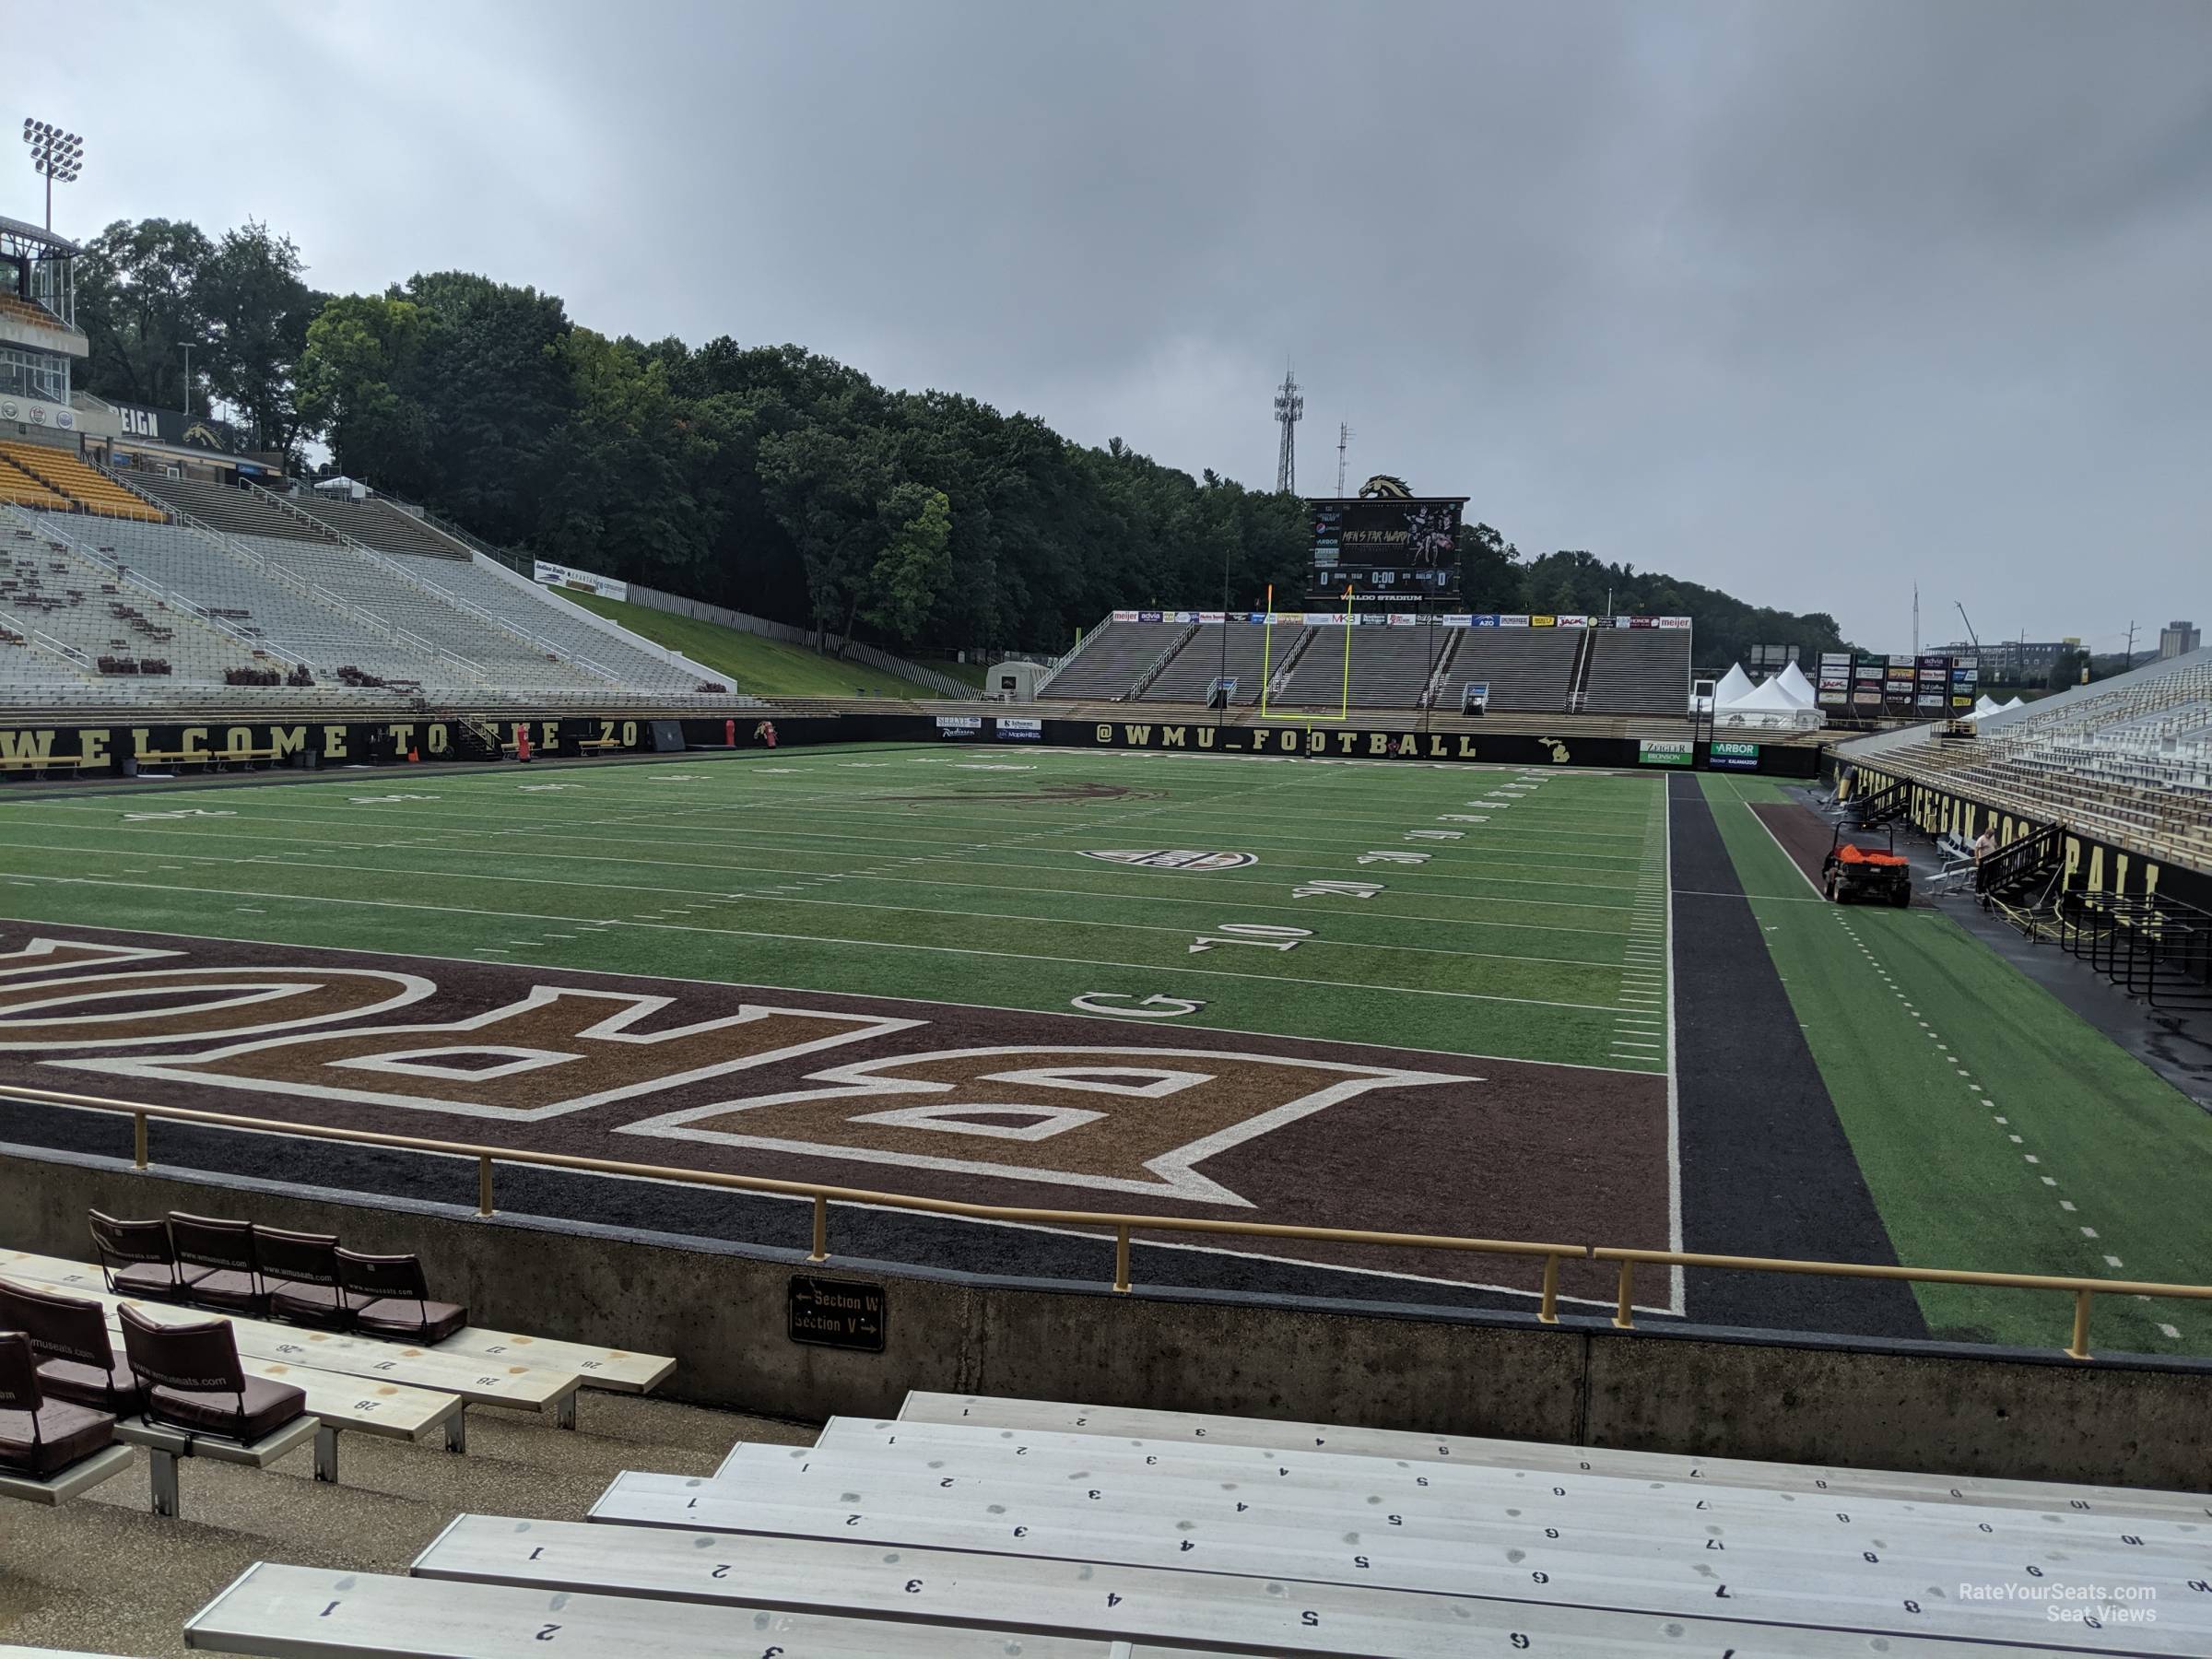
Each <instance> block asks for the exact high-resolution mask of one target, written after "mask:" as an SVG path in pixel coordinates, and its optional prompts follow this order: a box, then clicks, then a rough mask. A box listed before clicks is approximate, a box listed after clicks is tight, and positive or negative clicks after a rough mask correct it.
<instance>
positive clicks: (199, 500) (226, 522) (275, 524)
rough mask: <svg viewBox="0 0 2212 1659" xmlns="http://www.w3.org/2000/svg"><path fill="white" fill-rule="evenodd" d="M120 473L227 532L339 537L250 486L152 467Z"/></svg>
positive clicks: (322, 539)
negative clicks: (178, 475)
mask: <svg viewBox="0 0 2212 1659" xmlns="http://www.w3.org/2000/svg"><path fill="white" fill-rule="evenodd" d="M120 476H122V477H126V478H127V479H128V480H129V482H130V483H132V484H133V485H135V486H136V487H137V488H140V489H143V490H145V491H146V492H147V494H149V495H152V496H155V497H157V498H159V500H163V501H166V502H167V503H168V504H169V505H170V506H171V507H173V508H175V509H176V510H177V511H178V512H187V513H190V514H191V515H192V516H193V517H194V518H195V519H197V520H199V522H200V523H201V524H206V525H207V526H208V527H209V528H210V529H215V530H220V531H222V532H224V533H225V534H226V535H265V536H275V537H277V538H278V539H279V540H284V541H302V542H325V541H327V542H335V541H336V540H337V537H336V536H335V535H333V534H332V533H331V532H330V531H328V530H326V529H324V528H323V527H321V526H319V525H316V524H310V523H308V522H307V521H305V520H303V519H301V518H300V517H299V516H298V515H296V514H294V513H291V512H287V511H285V509H284V508H283V507H281V506H279V505H277V503H276V502H274V501H271V500H266V499H265V498H264V497H262V496H260V495H257V494H255V493H254V492H253V490H250V489H241V488H237V487H236V486H234V485H229V484H211V483H208V482H206V480H204V479H200V478H172V477H169V476H167V475H166V474H164V473H158V472H153V471H150V470H139V471H135V472H130V473H126V474H123V475H120Z"/></svg>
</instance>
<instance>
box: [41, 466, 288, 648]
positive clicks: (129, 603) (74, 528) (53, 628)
mask: <svg viewBox="0 0 2212 1659" xmlns="http://www.w3.org/2000/svg"><path fill="white" fill-rule="evenodd" d="M108 522H109V521H104V520H99V519H88V518H84V517H81V516H72V517H66V518H65V517H61V516H59V515H49V516H47V517H46V518H45V519H44V520H42V521H41V520H39V519H33V518H32V517H30V516H29V515H28V514H26V513H23V512H20V511H19V510H17V509H12V508H0V615H5V616H6V617H9V618H15V619H16V621H15V627H16V628H18V629H33V630H36V632H37V633H38V634H40V635H42V636H44V642H48V651H47V654H48V655H55V654H59V653H55V652H54V651H53V645H55V644H58V645H59V646H60V647H61V648H62V649H63V650H64V651H65V652H67V653H74V654H73V655H71V656H70V657H69V659H68V660H69V661H70V663H71V665H72V666H73V668H74V669H75V670H76V674H77V675H79V676H81V675H85V674H90V675H94V676H101V675H107V676H115V677H141V678H159V679H164V680H166V681H168V682H169V683H170V684H171V685H183V686H218V685H221V684H223V683H224V678H223V677H224V675H225V673H226V672H227V671H229V670H230V669H234V668H253V667H260V666H263V665H265V664H266V663H267V662H268V661H269V660H270V659H268V658H266V657H265V655H260V654H257V653H256V651H255V649H254V647H253V644H252V642H251V641H247V640H245V639H244V638H242V637H241V636H237V635H233V634H230V633H227V632H224V631H221V630H220V629H218V627H217V626H215V625H214V624H213V623H212V621H211V619H209V618H206V616H205V615H204V614H203V613H202V612H201V611H200V610H199V609H198V608H197V607H195V606H192V605H191V603H190V602H189V601H188V600H186V599H184V598H183V597H182V595H179V594H171V593H169V592H167V591H166V590H163V589H161V588H159V587H157V586H155V585H153V584H151V583H148V582H142V581H138V580H134V579H133V578H132V577H130V576H129V575H128V574H126V573H125V572H124V571H122V570H121V569H119V568H118V567H117V566H115V565H114V564H113V563H112V561H108V560H104V559H101V558H100V555H99V554H98V552H97V551H95V550H94V549H93V548H92V547H89V546H88V545H87V544H84V543H81V542H79V541H77V540H76V539H75V538H76V536H79V535H84V534H86V533H87V532H97V531H98V530H99V529H100V527H102V526H103V525H104V524H106V523H108ZM0 626H6V624H0Z"/></svg>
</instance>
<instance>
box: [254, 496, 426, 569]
mask: <svg viewBox="0 0 2212 1659" xmlns="http://www.w3.org/2000/svg"><path fill="white" fill-rule="evenodd" d="M288 500H290V501H291V502H292V504H293V505H294V506H296V507H298V508H299V509H300V511H301V512H304V513H306V514H307V515H308V516H309V517H310V518H313V519H318V520H320V521H321V522H322V523H324V524H328V525H329V526H330V527H331V528H332V529H334V530H336V531H338V532H340V533H341V534H343V535H350V536H352V537H353V539H354V540H356V541H359V542H366V543H367V544H368V545H369V546H370V547H374V548H376V549H378V550H379V551H380V552H384V553H412V554H418V555H420V556H421V557H423V558H425V559H466V558H468V556H469V550H468V549H467V548H466V547H461V546H460V545H458V544H457V543H455V542H453V541H450V540H448V539H447V538H446V537H445V536H443V535H440V534H439V533H438V532H437V531H436V530H434V529H432V528H431V527H430V526H429V524H427V523H425V522H424V521H423V520H421V519H418V518H417V517H415V516H414V514H412V513H409V512H402V511H401V510H400V509H399V508H397V507H395V506H394V505H393V504H392V503H391V502H389V501H387V500H383V499H382V497H379V496H371V497H369V498H368V499H366V500H359V501H356V500H350V499H348V498H347V497H345V496H336V497H332V496H328V495H322V494H318V493H317V492H316V491H314V490H312V489H300V490H297V491H295V492H293V493H292V494H291V495H290V496H289V497H288Z"/></svg>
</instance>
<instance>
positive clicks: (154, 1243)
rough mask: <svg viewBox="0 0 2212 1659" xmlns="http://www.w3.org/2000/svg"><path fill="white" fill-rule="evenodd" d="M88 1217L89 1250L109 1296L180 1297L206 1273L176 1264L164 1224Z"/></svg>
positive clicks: (165, 1224) (98, 1213) (99, 1215)
mask: <svg viewBox="0 0 2212 1659" xmlns="http://www.w3.org/2000/svg"><path fill="white" fill-rule="evenodd" d="M91 1214H92V1248H93V1249H94V1250H96V1251H98V1252H99V1253H100V1272H101V1273H102V1274H104V1275H105V1276H106V1277H107V1281H108V1291H109V1294H111V1295H113V1296H151V1297H157V1298H167V1297H177V1296H182V1295H183V1294H184V1292H185V1290H186V1289H187V1288H190V1286H191V1284H192V1282H193V1280H194V1279H196V1278H198V1277H200V1276H201V1275H202V1274H204V1273H206V1271H207V1269H206V1268H205V1267H191V1268H188V1267H186V1266H185V1265H183V1264H182V1263H181V1262H179V1261H178V1260H177V1247H176V1245H175V1243H174V1242H173V1241H171V1239H170V1236H169V1223H168V1222H166V1221H119V1220H117V1219H116V1218H114V1217H113V1216H103V1215H101V1214H100V1212H99V1211H98V1210H94V1211H92V1212H91Z"/></svg>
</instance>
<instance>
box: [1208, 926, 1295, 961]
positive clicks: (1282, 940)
mask: <svg viewBox="0 0 2212 1659" xmlns="http://www.w3.org/2000/svg"><path fill="white" fill-rule="evenodd" d="M1218 926H1219V927H1220V929H1221V932H1220V933H1218V934H1200V935H1198V942H1197V943H1196V944H1194V945H1193V946H1192V947H1191V949H1190V954H1191V955H1193V956H1196V955H1197V954H1198V953H1199V952H1200V951H1202V950H1211V949H1212V948H1213V947H1215V946H1217V945H1260V946H1265V947H1266V948H1267V949H1269V950H1296V949H1297V948H1298V947H1299V946H1300V943H1302V942H1303V941H1305V940H1307V939H1310V938H1312V936H1313V930H1312V928H1310V927H1280V926H1277V925H1276V924H1273V923H1268V922H1223V923H1219V924H1218Z"/></svg>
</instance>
